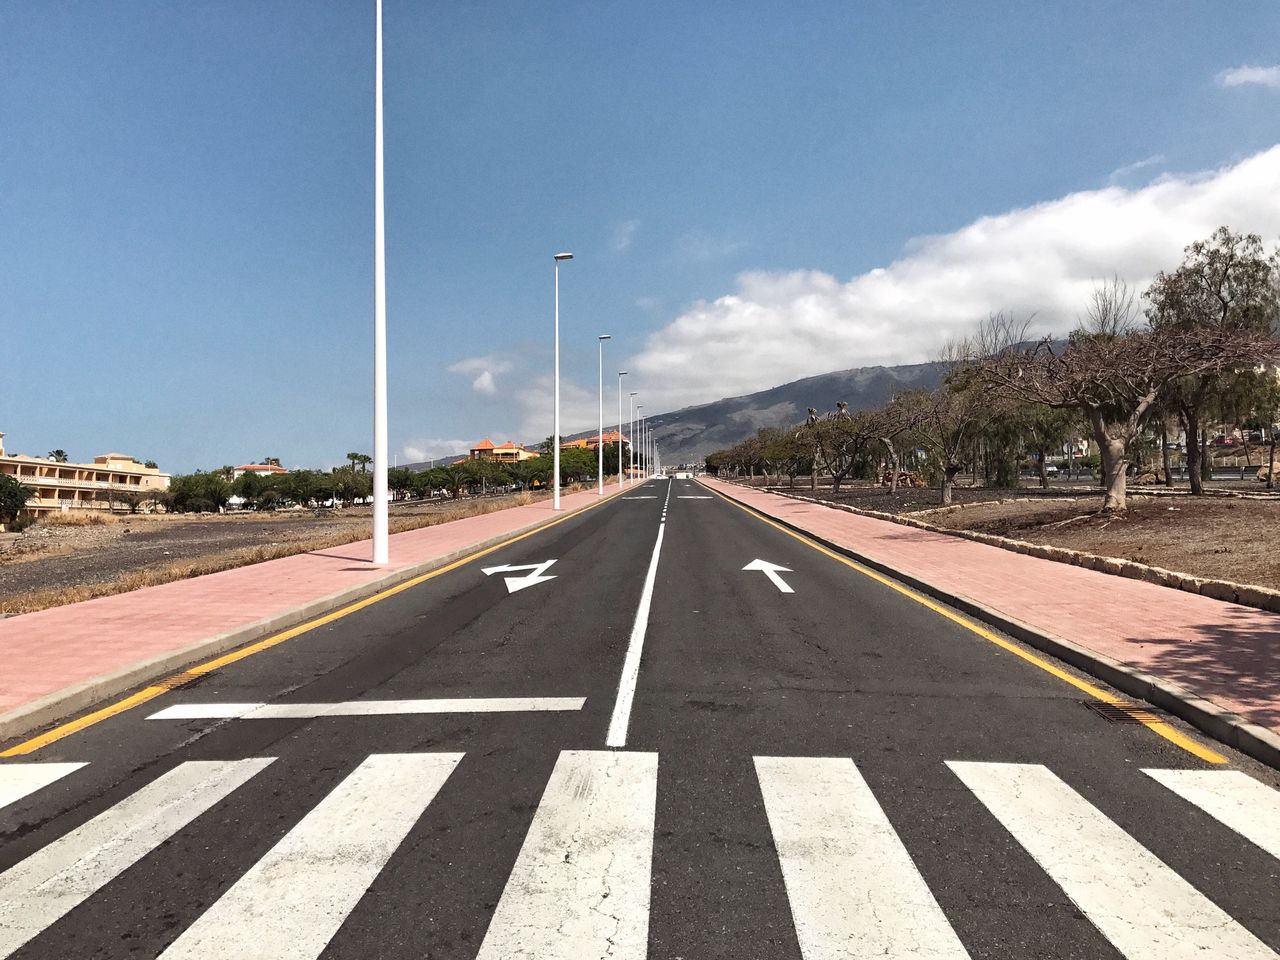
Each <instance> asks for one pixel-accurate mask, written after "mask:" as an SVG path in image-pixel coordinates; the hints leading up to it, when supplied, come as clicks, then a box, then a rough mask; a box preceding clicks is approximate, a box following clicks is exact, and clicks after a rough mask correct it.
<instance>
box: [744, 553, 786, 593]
mask: <svg viewBox="0 0 1280 960" xmlns="http://www.w3.org/2000/svg"><path fill="white" fill-rule="evenodd" d="M742 569H743V570H759V571H760V572H761V573H763V574H764V575H765V576H766V577H768V578H769V579H770V580H772V581H773V585H774V586H775V587H777V588H778V591H779V592H780V593H795V591H794V590H792V589H791V587H790V585H789V584H788V583H787V581H785V580H783V579H782V578H781V577H780V576H778V574H779V573H791V572H792V571H791V570H790V569H789V568H787V567H780V566H778V565H777V564H776V563H770V562H769V561H768V560H752V561H751V562H750V563H748V564H747V565H746V566H745V567H743V568H742Z"/></svg>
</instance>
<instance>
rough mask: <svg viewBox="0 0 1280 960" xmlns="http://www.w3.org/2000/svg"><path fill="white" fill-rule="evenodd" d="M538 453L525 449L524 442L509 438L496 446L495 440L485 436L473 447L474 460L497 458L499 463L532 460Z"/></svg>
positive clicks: (472, 455)
mask: <svg viewBox="0 0 1280 960" xmlns="http://www.w3.org/2000/svg"><path fill="white" fill-rule="evenodd" d="M537 455H538V451H536V450H527V449H525V446H524V444H521V443H515V442H513V441H511V440H508V441H507V442H506V443H504V444H502V445H501V446H494V444H493V441H492V440H490V439H489V438H488V437H485V438H484V439H483V440H481V441H480V442H479V443H477V444H476V445H475V446H474V447H472V448H471V459H472V460H496V461H497V462H498V463H520V462H521V461H523V460H532V459H533V458H534V457H536V456H537Z"/></svg>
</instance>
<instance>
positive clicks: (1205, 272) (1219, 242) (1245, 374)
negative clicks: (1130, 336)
mask: <svg viewBox="0 0 1280 960" xmlns="http://www.w3.org/2000/svg"><path fill="white" fill-rule="evenodd" d="M1145 297H1146V300H1147V303H1148V307H1147V319H1148V321H1149V323H1150V324H1151V328H1152V330H1154V331H1155V332H1156V333H1162V332H1166V331H1174V332H1179V333H1186V332H1193V331H1198V330H1199V331H1205V332H1208V333H1214V334H1231V333H1253V334H1257V335H1260V336H1266V335H1268V334H1270V333H1271V331H1272V330H1273V328H1274V327H1275V324H1276V320H1277V318H1278V317H1280V252H1273V253H1271V254H1270V255H1268V254H1267V253H1266V252H1265V251H1264V250H1263V247H1262V238H1261V237H1259V236H1258V235H1257V234H1246V235H1241V234H1238V233H1233V232H1232V231H1231V230H1230V229H1228V228H1227V227H1219V228H1218V229H1217V230H1216V231H1214V233H1213V235H1212V236H1211V237H1209V238H1208V239H1207V240H1197V241H1196V242H1195V243H1193V244H1191V245H1190V246H1188V247H1187V248H1186V250H1185V253H1184V256H1183V260H1182V264H1181V265H1180V266H1179V267H1178V268H1177V269H1176V270H1174V271H1173V272H1172V273H1163V272H1161V273H1159V274H1157V275H1156V278H1155V280H1154V281H1152V283H1151V286H1150V287H1149V288H1148V289H1147V292H1146V295H1145ZM1258 376H1259V373H1258V372H1256V371H1255V370H1254V369H1253V368H1252V367H1251V365H1249V364H1247V363H1243V364H1239V365H1227V366H1223V367H1219V368H1217V369H1211V370H1205V371H1202V372H1199V373H1194V374H1188V375H1185V376H1182V377H1178V378H1176V379H1174V380H1172V381H1170V382H1169V383H1168V384H1167V385H1166V386H1165V389H1164V391H1163V392H1162V397H1164V398H1167V400H1168V401H1169V402H1170V403H1171V404H1172V405H1173V406H1174V407H1175V408H1176V409H1177V410H1178V412H1179V414H1180V416H1181V418H1182V427H1183V430H1185V431H1186V435H1187V468H1188V471H1187V472H1188V475H1189V477H1190V480H1191V492H1192V493H1194V494H1200V493H1203V492H1204V481H1203V476H1202V474H1203V470H1202V460H1203V451H1204V448H1205V443H1204V434H1205V432H1206V431H1205V427H1206V420H1207V419H1208V417H1209V416H1210V415H1211V413H1212V412H1214V410H1215V406H1216V408H1217V410H1218V412H1221V403H1222V400H1223V398H1224V395H1225V394H1227V393H1228V392H1230V391H1232V390H1239V389H1241V387H1240V386H1239V385H1238V383H1237V382H1236V381H1239V380H1240V379H1242V378H1244V379H1256V378H1257V377H1258ZM1205 466H1208V465H1207V464H1205Z"/></svg>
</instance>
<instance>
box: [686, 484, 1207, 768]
mask: <svg viewBox="0 0 1280 960" xmlns="http://www.w3.org/2000/svg"><path fill="white" fill-rule="evenodd" d="M704 486H705V485H704ZM707 489H708V490H710V491H711V492H712V493H714V494H715V495H716V496H717V497H719V498H720V499H721V500H723V501H724V502H725V503H728V504H731V505H733V506H735V507H737V508H738V509H739V510H741V511H743V512H744V513H747V514H749V515H751V516H753V517H755V518H756V519H757V520H760V521H762V522H763V523H767V524H768V525H769V526H771V527H773V528H774V529H776V530H781V531H782V532H783V533H785V534H786V535H787V536H789V537H792V538H794V539H796V540H799V541H800V542H801V543H803V544H804V545H805V546H807V547H812V548H813V549H814V550H817V551H818V552H819V553H822V554H826V555H827V556H828V557H830V558H831V559H832V560H836V561H838V562H840V563H843V564H844V565H845V566H846V567H850V568H852V569H854V570H857V571H858V572H859V573H861V574H863V575H864V576H868V577H870V578H871V579H872V580H874V581H876V582H877V583H880V584H883V585H884V586H886V587H888V588H889V589H890V590H896V591H897V592H898V593H900V594H902V595H903V596H904V597H907V598H909V599H911V600H914V601H915V602H916V603H918V604H920V605H921V606H925V607H928V608H929V609H930V610H932V611H933V612H934V613H937V614H940V615H942V616H944V617H946V618H947V619H948V620H950V621H951V622H953V623H956V624H959V625H960V626H962V627H964V628H965V629H966V630H968V631H970V632H971V633H976V634H977V635H978V636H980V637H982V638H983V639H984V640H989V641H990V642H992V643H994V644H995V645H996V646H997V647H1000V648H1001V649H1002V650H1007V651H1008V652H1009V653H1012V654H1013V655H1014V656H1017V657H1021V658H1022V659H1023V660H1025V661H1026V662H1027V663H1030V664H1032V665H1033V666H1036V667H1039V668H1040V669H1041V670H1043V671H1045V672H1046V673H1049V674H1052V675H1053V676H1055V677H1057V678H1058V679H1059V680H1063V681H1065V682H1066V683H1069V684H1071V686H1073V687H1075V688H1076V689H1077V690H1080V691H1083V692H1084V693H1087V694H1088V695H1089V696H1091V697H1094V698H1096V699H1098V700H1101V701H1102V702H1103V703H1108V704H1111V705H1112V706H1117V707H1125V706H1128V705H1129V703H1130V701H1129V700H1127V699H1124V698H1121V697H1116V696H1114V695H1112V694H1110V693H1107V692H1106V691H1105V690H1103V689H1101V688H1099V687H1095V686H1094V685H1093V684H1091V683H1089V682H1088V681H1087V680H1081V679H1080V678H1079V677H1075V676H1072V675H1071V674H1069V673H1067V671H1065V670H1063V669H1061V668H1060V667H1056V666H1054V665H1053V664H1052V663H1050V662H1049V661H1047V660H1044V659H1041V658H1040V657H1037V656H1036V655H1035V654H1034V653H1030V652H1029V651H1027V650H1023V649H1022V648H1021V647H1019V646H1018V645H1017V644H1014V643H1012V642H1010V641H1008V640H1006V639H1004V638H1003V637H1000V636H997V635H996V634H994V633H992V632H991V631H990V630H987V629H986V628H985V627H981V626H979V625H978V624H976V623H974V622H973V621H972V620H970V619H969V618H968V617H965V616H963V615H961V614H959V613H957V612H956V611H954V610H950V609H948V608H947V607H944V606H943V605H942V604H940V603H937V602H935V601H934V600H932V599H930V598H929V597H926V596H925V595H924V594H922V593H919V592H917V591H915V590H912V589H911V588H910V587H905V586H903V585H902V584H900V583H895V582H894V581H893V580H890V579H889V578H888V577H886V576H884V575H882V574H880V573H878V572H877V571H875V570H872V569H871V568H870V567H867V566H864V565H863V564H861V563H858V562H857V561H856V560H850V559H849V558H848V557H846V556H843V555H841V554H839V553H836V552H835V551H834V550H829V549H828V548H826V547H824V546H823V545H822V544H820V543H817V542H815V541H813V540H810V539H809V538H808V537H806V536H804V535H803V534H800V533H797V532H796V531H794V530H792V529H790V528H789V527H786V526H784V525H783V524H781V523H778V522H777V521H775V520H772V519H770V518H769V517H766V516H765V515H764V514H762V513H759V512H758V511H756V510H754V509H752V508H751V507H748V506H747V505H746V504H743V503H739V502H738V501H737V500H734V499H733V498H732V497H727V496H725V495H724V494H723V493H721V492H720V491H719V490H715V489H713V488H712V487H707ZM1139 722H1140V723H1141V724H1142V725H1143V726H1144V727H1146V728H1147V729H1148V730H1150V731H1152V732H1153V733H1157V734H1159V735H1160V736H1162V737H1164V738H1165V739H1166V740H1168V741H1169V742H1170V743H1172V744H1175V745H1176V746H1179V747H1181V748H1182V749H1183V750H1186V751H1187V752H1188V753H1191V754H1194V755H1195V756H1197V757H1199V758H1200V759H1201V760H1204V761H1205V762H1206V763H1226V762H1227V758H1226V757H1224V756H1222V754H1220V753H1216V752H1215V751H1213V750H1211V749H1209V748H1208V747H1206V746H1204V745H1203V744H1201V743H1197V742H1196V741H1195V740H1192V739H1191V738H1190V737H1188V736H1186V735H1185V734H1183V733H1181V732H1180V731H1178V730H1177V729H1175V728H1174V727H1171V726H1170V725H1169V724H1167V723H1165V722H1164V721H1163V720H1155V719H1142V718H1139Z"/></svg>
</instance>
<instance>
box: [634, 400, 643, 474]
mask: <svg viewBox="0 0 1280 960" xmlns="http://www.w3.org/2000/svg"><path fill="white" fill-rule="evenodd" d="M643 409H644V404H643V403H637V404H636V420H637V423H636V430H637V431H638V432H639V434H640V451H639V452H638V453H637V454H636V467H637V468H638V469H639V470H640V479H641V480H643V479H644V414H643V413H641V412H640V411H641V410H643Z"/></svg>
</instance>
